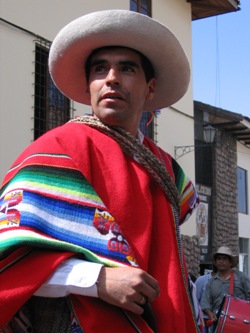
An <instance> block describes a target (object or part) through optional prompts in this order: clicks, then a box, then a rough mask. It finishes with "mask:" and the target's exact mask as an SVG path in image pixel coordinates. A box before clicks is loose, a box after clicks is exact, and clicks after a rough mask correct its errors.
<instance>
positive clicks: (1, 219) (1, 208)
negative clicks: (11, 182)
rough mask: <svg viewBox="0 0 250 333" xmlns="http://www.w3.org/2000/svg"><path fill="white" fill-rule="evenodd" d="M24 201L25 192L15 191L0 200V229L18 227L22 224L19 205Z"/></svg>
mask: <svg viewBox="0 0 250 333" xmlns="http://www.w3.org/2000/svg"><path fill="white" fill-rule="evenodd" d="M22 199H23V191H22V190H15V191H11V192H8V193H7V194H6V195H5V196H4V197H3V198H1V200H0V228H1V227H6V226H8V227H11V226H18V225H19V223H20V212H19V210H18V209H17V206H18V204H19V203H20V202H21V201H22Z"/></svg>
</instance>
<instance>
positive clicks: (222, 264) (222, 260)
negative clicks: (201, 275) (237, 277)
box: [215, 254, 231, 271]
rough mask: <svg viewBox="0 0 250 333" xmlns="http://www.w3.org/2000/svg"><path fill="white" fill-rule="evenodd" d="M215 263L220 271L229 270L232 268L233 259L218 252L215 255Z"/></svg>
mask: <svg viewBox="0 0 250 333" xmlns="http://www.w3.org/2000/svg"><path fill="white" fill-rule="evenodd" d="M215 265H216V267H217V269H218V271H228V270H230V269H231V261H230V259H229V257H228V256H227V255H223V254H218V255H217V256H216V257H215Z"/></svg>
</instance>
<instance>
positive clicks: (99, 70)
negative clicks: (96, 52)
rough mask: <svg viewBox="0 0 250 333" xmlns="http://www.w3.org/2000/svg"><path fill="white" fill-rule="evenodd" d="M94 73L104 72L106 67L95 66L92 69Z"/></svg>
mask: <svg viewBox="0 0 250 333" xmlns="http://www.w3.org/2000/svg"><path fill="white" fill-rule="evenodd" d="M93 71H94V72H98V73H100V72H105V71H106V67H105V66H104V65H97V66H95V67H94V68H93Z"/></svg>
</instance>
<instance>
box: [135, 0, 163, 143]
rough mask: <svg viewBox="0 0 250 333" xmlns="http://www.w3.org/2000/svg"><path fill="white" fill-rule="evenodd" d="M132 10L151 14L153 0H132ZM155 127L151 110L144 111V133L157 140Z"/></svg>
mask: <svg viewBox="0 0 250 333" xmlns="http://www.w3.org/2000/svg"><path fill="white" fill-rule="evenodd" d="M130 10H132V11H133V12H138V13H141V14H145V15H148V16H151V0H131V1H130ZM154 118H155V117H154ZM154 128H155V120H154V119H152V114H151V112H143V114H142V117H141V122H140V129H141V131H142V132H143V134H145V135H146V136H147V137H149V138H151V139H152V140H154V141H155V142H156V135H157V133H154Z"/></svg>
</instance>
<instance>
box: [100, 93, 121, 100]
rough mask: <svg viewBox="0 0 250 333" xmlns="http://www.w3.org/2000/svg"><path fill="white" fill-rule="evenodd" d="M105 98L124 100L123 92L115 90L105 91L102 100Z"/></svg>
mask: <svg viewBox="0 0 250 333" xmlns="http://www.w3.org/2000/svg"><path fill="white" fill-rule="evenodd" d="M104 99H113V100H115V99H119V100H123V97H122V96H121V94H119V93H117V92H114V93H105V94H103V95H102V97H101V100H104Z"/></svg>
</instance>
